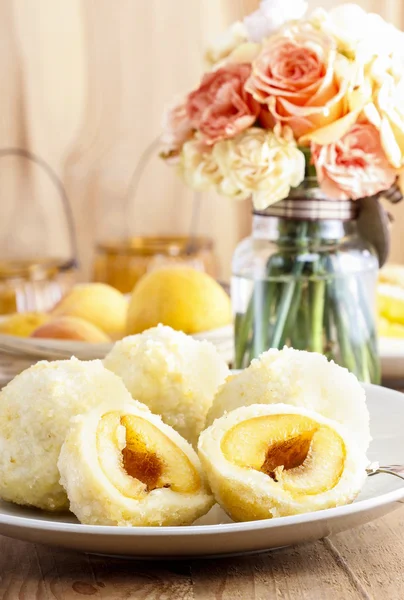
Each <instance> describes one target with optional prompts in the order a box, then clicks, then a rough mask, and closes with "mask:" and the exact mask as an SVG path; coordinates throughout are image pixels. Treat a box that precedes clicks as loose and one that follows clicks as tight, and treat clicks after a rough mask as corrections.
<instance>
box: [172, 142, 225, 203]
mask: <svg viewBox="0 0 404 600" xmlns="http://www.w3.org/2000/svg"><path fill="white" fill-rule="evenodd" d="M178 172H179V174H180V176H181V177H182V178H183V180H184V181H185V183H186V184H187V185H189V187H191V188H193V189H194V190H196V191H198V192H205V191H208V190H211V189H214V188H217V186H219V185H220V183H221V182H222V179H223V177H222V174H221V172H220V169H219V166H218V164H217V162H216V160H215V158H214V156H213V153H212V147H209V146H206V145H205V144H204V143H203V142H201V140H199V139H197V138H195V139H194V140H191V141H189V142H185V144H184V145H183V147H182V152H181V155H180V160H179V164H178Z"/></svg>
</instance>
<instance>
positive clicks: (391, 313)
mask: <svg viewBox="0 0 404 600" xmlns="http://www.w3.org/2000/svg"><path fill="white" fill-rule="evenodd" d="M377 306H378V311H379V315H380V316H381V317H384V318H385V319H387V320H388V321H390V322H392V323H400V324H401V325H404V289H402V288H400V287H398V286H395V285H388V284H379V286H378V289H377Z"/></svg>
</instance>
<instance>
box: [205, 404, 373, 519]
mask: <svg viewBox="0 0 404 600" xmlns="http://www.w3.org/2000/svg"><path fill="white" fill-rule="evenodd" d="M198 450H199V457H200V459H201V462H202V465H203V467H204V469H205V472H206V474H207V477H208V480H209V484H210V486H211V489H212V491H213V494H214V496H215V498H216V500H217V502H218V503H219V504H220V505H221V506H222V508H223V509H224V510H225V511H226V512H227V514H228V515H229V516H230V517H231V518H232V519H233V520H235V521H250V520H256V519H268V518H272V517H281V516H290V515H296V514H300V513H305V512H310V511H317V510H322V509H326V508H333V507H336V506H340V505H343V504H348V503H349V502H352V501H353V500H354V499H355V498H356V496H357V495H358V493H359V492H360V490H361V488H362V486H363V484H364V482H365V480H366V467H367V465H368V460H367V458H366V455H365V453H364V452H363V451H362V450H360V449H359V448H358V447H357V445H356V442H355V439H354V438H353V437H352V435H351V433H350V432H349V431H348V430H347V429H346V428H344V426H343V425H340V423H337V422H336V421H331V420H330V419H327V418H325V417H323V416H321V415H320V414H318V413H315V412H314V411H312V410H308V409H305V408H300V407H296V406H288V405H285V404H273V405H264V404H253V405H250V406H247V407H241V408H237V409H235V410H233V411H232V412H230V413H227V414H226V415H224V416H223V417H221V418H219V419H217V420H216V421H215V422H214V423H213V425H211V426H210V427H209V428H208V429H206V430H205V431H203V432H202V434H201V436H200V438H199V443H198Z"/></svg>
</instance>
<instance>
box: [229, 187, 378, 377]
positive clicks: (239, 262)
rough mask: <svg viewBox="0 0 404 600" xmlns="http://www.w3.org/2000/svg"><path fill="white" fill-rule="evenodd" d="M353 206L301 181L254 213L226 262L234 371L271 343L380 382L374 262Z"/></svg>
mask: <svg viewBox="0 0 404 600" xmlns="http://www.w3.org/2000/svg"><path fill="white" fill-rule="evenodd" d="M357 216H358V215H357V205H356V204H355V203H354V202H351V201H335V200H328V199H326V198H324V197H323V195H322V193H321V192H320V190H319V189H318V188H317V187H316V186H313V184H312V183H311V182H310V181H306V182H305V183H304V185H303V186H301V187H300V188H298V189H297V190H295V191H294V193H293V195H291V196H290V197H289V198H288V199H287V200H284V201H282V202H279V203H277V204H275V205H273V206H272V207H270V208H269V209H267V210H266V211H263V212H256V213H254V217H253V232H252V236H251V237H249V238H247V239H245V240H243V241H242V242H241V243H240V244H239V245H238V247H237V249H236V251H235V254H234V257H233V265H232V273H233V274H232V302H233V310H234V314H235V368H237V369H241V368H244V367H246V366H248V365H249V363H250V361H251V360H252V359H253V358H256V357H258V356H259V355H260V354H261V353H262V352H264V351H265V350H267V349H269V348H279V349H280V348H282V347H283V346H285V345H286V346H290V347H293V348H296V349H298V350H309V351H313V352H319V353H322V354H324V355H326V356H327V358H329V359H332V360H334V361H335V362H337V363H338V364H340V365H342V366H344V367H346V368H347V369H349V370H350V371H351V372H352V373H354V374H355V375H356V376H357V377H358V378H359V379H360V380H361V381H364V382H372V383H379V382H380V363H379V357H378V350H377V336H376V309H375V304H376V302H375V297H376V283H377V272H378V266H379V265H378V259H377V257H376V253H375V251H374V249H373V248H372V247H371V246H370V245H369V243H368V242H367V241H366V240H364V239H363V238H362V237H361V236H360V234H359V231H358V227H357V222H356V219H357Z"/></svg>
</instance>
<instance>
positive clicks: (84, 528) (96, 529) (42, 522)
mask: <svg viewBox="0 0 404 600" xmlns="http://www.w3.org/2000/svg"><path fill="white" fill-rule="evenodd" d="M402 498H404V483H403V485H402V486H401V487H400V488H398V489H397V490H392V491H391V492H387V493H386V494H382V495H381V496H377V497H376V498H368V499H366V500H359V501H358V502H354V503H352V504H346V505H343V506H337V507H335V508H327V509H324V510H319V511H311V512H308V513H304V514H301V515H291V516H288V517H274V518H272V519H261V520H258V521H257V520H256V521H244V522H240V523H217V524H212V525H181V526H163V527H140V526H134V527H122V526H116V525H85V524H82V523H65V522H63V521H51V520H47V519H34V518H31V517H20V516H16V515H4V514H1V513H0V525H10V526H13V527H19V528H24V529H42V530H47V531H57V532H59V533H74V534H79V535H88V534H90V533H91V534H95V535H112V536H113V537H119V536H121V535H124V536H134V537H137V536H144V535H147V536H149V537H164V536H167V535H168V536H174V537H181V536H183V535H185V536H187V537H188V536H190V535H212V534H232V533H241V532H243V531H244V532H245V531H257V530H261V529H273V528H275V527H277V526H279V525H280V524H282V526H288V525H303V524H305V523H308V522H310V521H323V520H329V519H335V518H339V517H344V516H348V515H353V514H356V513H358V512H362V511H363V510H365V511H366V510H370V509H372V508H378V507H380V506H384V505H387V504H394V503H396V502H397V503H399V500H401V499H402Z"/></svg>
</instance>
